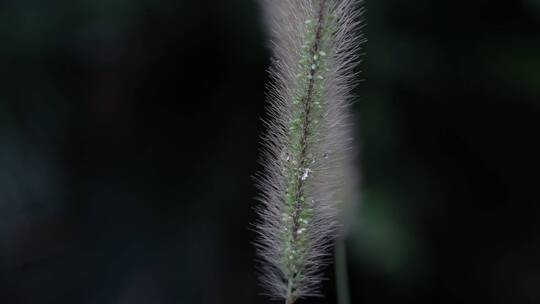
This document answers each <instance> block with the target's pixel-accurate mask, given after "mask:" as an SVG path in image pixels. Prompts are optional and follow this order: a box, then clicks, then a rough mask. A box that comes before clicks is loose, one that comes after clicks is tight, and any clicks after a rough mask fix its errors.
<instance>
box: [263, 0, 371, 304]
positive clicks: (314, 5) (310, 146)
mask: <svg viewBox="0 0 540 304" xmlns="http://www.w3.org/2000/svg"><path fill="white" fill-rule="evenodd" d="M263 1H264V9H265V13H266V17H267V18H266V19H267V20H268V26H269V27H270V28H271V33H272V36H273V39H272V42H273V44H272V47H273V51H274V56H273V61H272V66H271V68H270V75H271V77H272V81H271V84H270V87H269V91H270V92H269V100H270V102H269V106H268V113H269V116H270V120H269V121H267V122H266V123H265V124H266V126H267V128H268V131H267V133H266V134H265V135H264V136H263V141H264V147H265V149H264V155H263V165H264V171H263V172H262V173H261V174H260V175H259V176H258V185H259V187H260V189H261V192H262V194H261V197H260V200H261V202H262V205H261V206H260V208H259V209H258V213H259V216H260V220H259V221H258V222H257V232H258V234H259V238H258V241H257V243H256V246H257V251H258V254H259V257H260V258H261V259H262V263H263V269H262V277H263V284H264V286H265V288H266V290H267V291H268V294H269V295H271V296H273V297H276V298H282V299H285V300H286V303H287V304H291V303H294V302H295V301H296V300H297V299H298V298H302V297H306V296H312V295H319V288H320V283H321V279H322V274H321V268H322V267H323V266H324V265H325V264H326V263H327V259H328V257H329V252H330V250H329V249H330V248H331V247H332V246H333V245H334V240H335V238H336V237H337V236H338V235H339V231H340V229H339V227H340V225H339V220H338V219H339V218H340V216H339V214H338V210H339V209H340V206H338V205H339V201H340V200H341V198H342V195H343V188H344V187H345V185H346V183H347V178H346V174H345V172H348V170H346V169H345V168H344V166H346V164H347V162H348V161H349V160H348V155H349V154H350V153H349V148H350V135H349V134H350V132H349V131H350V130H349V123H348V114H347V111H348V106H349V101H350V99H351V98H350V94H351V90H352V87H353V85H354V79H355V76H356V74H355V72H354V71H353V69H354V66H355V63H356V62H357V61H358V56H359V49H360V45H361V43H362V42H363V40H364V38H363V36H362V35H361V34H359V29H360V25H361V24H362V23H361V14H362V10H360V9H359V1H357V0H294V1H293V0H263Z"/></svg>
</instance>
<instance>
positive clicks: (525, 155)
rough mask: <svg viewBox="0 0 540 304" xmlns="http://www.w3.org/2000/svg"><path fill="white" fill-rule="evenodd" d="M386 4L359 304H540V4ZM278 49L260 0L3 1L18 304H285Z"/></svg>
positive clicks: (362, 135) (374, 32)
mask: <svg viewBox="0 0 540 304" xmlns="http://www.w3.org/2000/svg"><path fill="white" fill-rule="evenodd" d="M366 6H367V9H368V11H367V14H366V17H367V20H368V27H367V28H366V34H367V37H368V39H369V42H368V43H367V44H366V45H365V47H366V48H365V50H364V51H365V52H367V56H366V57H365V61H364V62H363V63H362V64H361V66H360V68H361V69H362V70H363V73H362V76H361V77H362V79H364V80H365V81H364V82H362V83H361V84H360V85H359V87H358V89H357V91H356V93H357V96H358V99H357V100H356V103H355V105H354V111H355V123H356V125H355V127H356V129H357V130H356V131H357V134H358V136H357V137H358V138H357V139H358V142H359V143H360V144H359V147H358V149H359V151H361V162H360V163H361V165H360V166H359V168H358V171H359V172H360V173H361V175H362V185H361V193H362V200H361V203H360V205H359V207H358V208H357V213H356V214H355V215H354V219H355V220H354V221H353V223H352V226H351V230H350V234H349V236H348V238H347V246H348V257H349V276H350V284H351V297H352V302H353V303H364V304H377V303H475V304H476V303H505V304H506V303H519V304H521V303H540V225H539V219H540V206H539V197H540V183H539V182H540V180H539V172H540V162H539V158H540V148H539V145H538V141H539V131H540V1H538V0H522V1H487V0H486V1H470V0H469V1H467V0H455V1H428V0H416V1H405V0H370V1H367V4H366ZM266 43H267V37H266V36H265V30H264V29H263V27H262V22H261V14H260V11H259V9H258V8H257V5H256V1H254V0H253V1H251V0H227V1H225V0H206V1H195V0H192V1H186V0H174V1H173V0H164V1H150V0H107V1H105V0H98V1H96V0H79V1H73V0H69V1H68V0H51V1H45V0H3V1H2V2H0V68H1V73H0V303H6V304H19V303H24V304H26V303H54V304H62V303H70V304H73V303H95V304H109V303H110V304H113V303H114V304H138V303H145V304H146V303H148V304H150V303H151V304H162V303H163V304H165V303H195V304H196V303H270V301H269V300H268V299H267V298H266V297H264V296H260V295H259V294H260V293H261V292H262V289H261V288H260V287H259V286H258V285H257V280H256V273H255V269H254V267H255V265H254V258H255V255H254V248H253V246H252V244H251V242H252V241H253V239H254V233H253V232H252V231H250V223H252V222H253V221H254V219H255V214H254V211H253V207H254V206H255V205H256V204H257V203H256V201H255V200H254V199H253V198H254V197H255V196H256V194H257V193H256V190H255V189H254V186H253V180H252V175H253V174H254V173H255V172H256V171H257V170H259V169H260V167H259V165H258V163H257V159H258V154H259V152H258V149H259V147H260V144H259V137H258V136H259V135H260V134H261V132H262V131H263V126H262V123H261V121H260V118H261V117H264V115H265V114H264V106H265V102H264V94H265V83H266V82H267V80H268V77H267V74H266V72H265V69H266V68H267V67H268V65H269V56H270V53H269V50H268V49H267V48H266V45H267V44H266ZM332 269H333V268H332V267H329V268H328V277H329V280H328V281H327V282H326V283H325V287H324V290H325V294H326V297H325V298H323V299H316V300H310V301H300V302H299V303H335V300H334V299H335V287H334V280H333V270H332Z"/></svg>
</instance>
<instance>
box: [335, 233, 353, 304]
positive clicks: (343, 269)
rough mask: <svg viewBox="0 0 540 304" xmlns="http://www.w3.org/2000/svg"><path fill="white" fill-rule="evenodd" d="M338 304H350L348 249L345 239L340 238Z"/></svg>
mask: <svg viewBox="0 0 540 304" xmlns="http://www.w3.org/2000/svg"><path fill="white" fill-rule="evenodd" d="M334 258H335V260H336V261H335V262H336V265H335V267H336V289H337V303H338V304H350V303H351V299H350V296H349V277H348V275H347V247H346V245H345V238H343V237H342V238H339V239H338V241H337V244H336V248H335V257H334Z"/></svg>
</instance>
